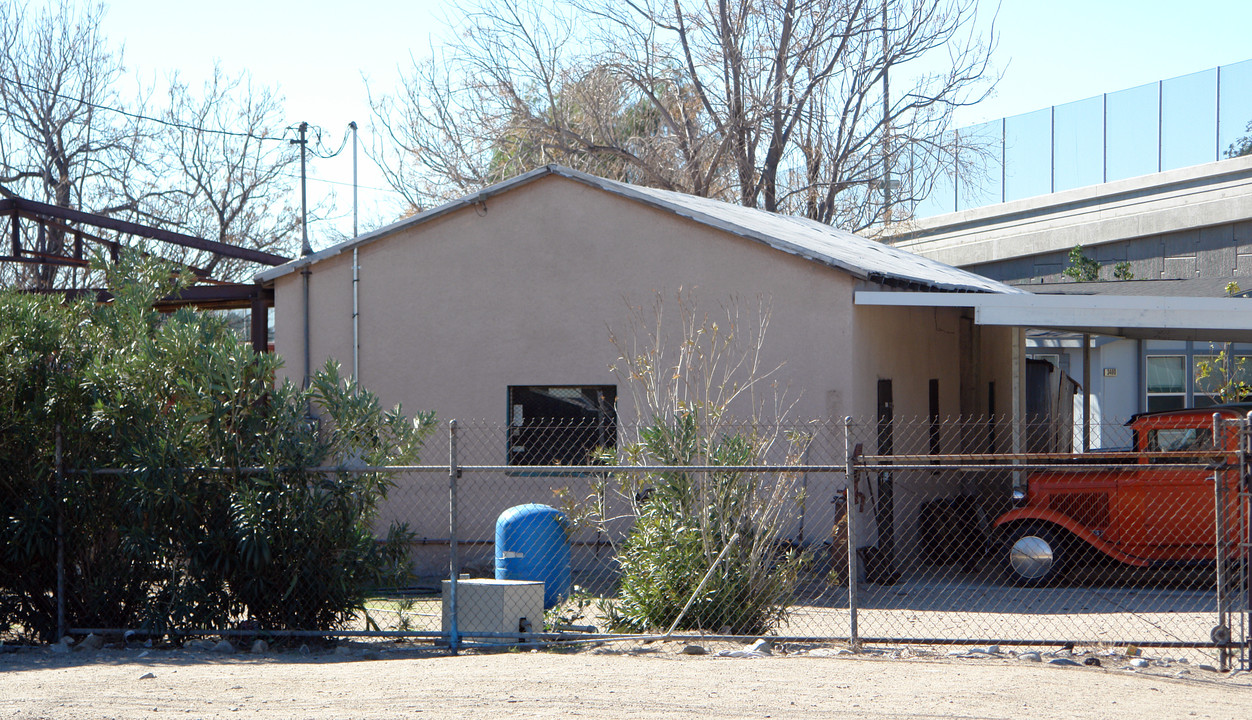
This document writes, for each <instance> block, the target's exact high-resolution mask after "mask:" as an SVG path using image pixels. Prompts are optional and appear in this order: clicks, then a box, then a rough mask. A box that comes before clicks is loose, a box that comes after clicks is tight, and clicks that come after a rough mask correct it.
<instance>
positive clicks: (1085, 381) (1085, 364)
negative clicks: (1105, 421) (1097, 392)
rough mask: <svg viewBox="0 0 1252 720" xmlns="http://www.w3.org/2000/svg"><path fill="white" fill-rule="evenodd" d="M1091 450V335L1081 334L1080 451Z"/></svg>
mask: <svg viewBox="0 0 1252 720" xmlns="http://www.w3.org/2000/svg"><path fill="white" fill-rule="evenodd" d="M1089 450H1091V335H1089V334H1087V333H1083V334H1082V451H1083V452H1087V451H1089Z"/></svg>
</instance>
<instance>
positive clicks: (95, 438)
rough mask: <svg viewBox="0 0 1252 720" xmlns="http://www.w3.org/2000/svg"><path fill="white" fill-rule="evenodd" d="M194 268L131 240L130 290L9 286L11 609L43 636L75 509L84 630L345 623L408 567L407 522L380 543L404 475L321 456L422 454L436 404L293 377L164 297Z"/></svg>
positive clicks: (3, 614) (3, 491)
mask: <svg viewBox="0 0 1252 720" xmlns="http://www.w3.org/2000/svg"><path fill="white" fill-rule="evenodd" d="M178 277H179V275H178V274H177V273H173V272H172V268H171V266H168V265H164V264H160V263H155V262H150V261H147V260H143V259H142V258H141V257H140V256H139V255H130V256H126V257H124V258H123V261H122V262H121V263H119V264H117V265H116V266H114V267H113V268H112V269H111V270H109V271H108V278H107V280H108V283H109V286H110V289H111V291H112V292H113V294H114V300H113V301H112V302H111V303H107V304H99V305H98V304H96V303H94V302H86V301H73V302H62V301H61V300H60V299H59V298H51V297H46V296H45V297H40V296H35V295H27V294H22V293H18V292H12V291H6V292H4V293H0V431H2V432H0V619H2V620H5V621H7V623H9V624H15V625H18V626H20V627H21V628H24V629H26V630H27V631H28V632H30V633H31V634H33V635H35V636H38V637H41V638H44V639H51V638H52V637H53V636H54V635H55V632H56V593H55V590H56V586H57V578H56V567H57V561H56V553H57V543H56V536H57V531H56V528H57V523H58V508H59V510H60V518H59V519H60V522H61V523H62V527H63V529H64V531H63V537H64V552H65V569H66V577H65V592H64V594H63V597H64V598H65V601H66V615H67V621H68V623H69V625H70V626H71V627H111V628H135V627H145V628H150V629H156V630H168V629H178V628H204V627H224V626H226V625H228V624H231V623H234V622H238V621H242V620H251V621H253V623H254V625H255V626H256V627H258V628H262V629H280V628H301V629H323V628H329V627H332V626H334V625H335V624H337V623H340V622H343V621H344V620H346V619H347V618H349V617H351V616H353V615H354V614H355V613H356V611H357V610H358V609H359V608H360V607H361V605H362V603H363V601H364V597H365V593H366V591H367V590H368V589H369V588H370V587H371V586H373V585H376V584H394V582H395V578H394V577H393V576H394V575H395V574H396V573H398V572H403V571H404V563H403V562H402V561H401V558H402V557H403V556H404V552H403V546H404V543H405V541H406V533H407V530H406V529H405V528H403V527H393V528H391V530H390V531H389V532H388V534H387V539H386V540H384V541H378V540H376V539H375V528H374V522H375V516H376V510H377V507H378V503H379V502H380V500H382V499H383V498H384V497H385V496H386V493H387V490H388V488H389V487H390V486H391V484H392V480H391V479H390V478H389V477H388V476H386V475H384V474H380V473H348V472H337V473H329V474H322V473H313V472H309V471H308V470H307V468H312V467H316V466H332V467H340V466H348V465H351V464H361V463H363V464H364V465H367V466H369V465H385V464H395V463H410V462H415V461H416V460H417V453H418V451H419V450H420V448H421V444H422V441H423V439H424V438H425V437H426V436H427V435H428V433H429V432H430V431H431V429H432V427H433V422H434V420H433V416H431V415H429V414H425V415H419V416H418V417H417V419H416V420H414V421H409V420H407V419H405V418H404V416H403V415H402V414H401V413H400V410H399V408H396V409H394V410H392V411H383V410H382V408H381V407H380V405H379V402H378V399H377V397H375V396H374V395H372V394H371V393H368V392H366V391H363V390H361V389H360V388H358V387H356V386H355V384H354V383H352V382H351V381H348V380H345V379H343V378H341V377H340V376H339V373H338V369H337V368H336V367H335V366H334V365H333V364H327V366H326V367H324V368H323V369H322V370H321V371H319V372H318V373H317V374H316V375H315V376H314V377H313V378H312V379H311V382H310V387H309V388H308V389H301V388H299V387H297V386H295V385H293V384H292V383H290V382H285V383H282V384H279V385H276V384H275V382H274V378H275V376H276V372H277V370H278V368H279V361H278V359H277V358H276V357H274V356H272V355H267V354H256V353H254V352H253V351H252V350H251V349H250V348H249V347H248V346H247V345H245V344H243V343H241V342H240V340H239V338H238V337H237V336H236V335H235V334H234V333H233V331H231V330H230V329H229V327H228V326H227V323H226V322H225V321H224V320H223V319H221V318H219V317H216V316H214V315H210V314H205V313H199V312H195V311H192V310H186V309H185V310H179V311H178V312H175V313H173V314H171V315H162V314H160V313H157V312H155V311H153V310H152V309H151V308H152V305H153V301H155V300H156V299H158V298H160V297H162V296H164V295H166V294H168V293H171V292H174V291H175V290H177V288H178V286H179V283H178V280H177V278H178ZM58 432H59V434H60V436H61V447H62V452H63V458H64V460H63V462H64V466H65V467H66V468H67V469H68V472H66V473H65V474H64V476H63V477H61V478H60V480H59V481H58V479H57V477H56V474H55V472H54V471H55V467H56V465H55V453H56V446H57V435H58ZM98 468H117V469H122V470H124V471H125V472H123V473H120V474H105V473H94V472H91V470H92V469H98ZM246 468H262V469H264V471H263V472H251V471H248V470H245V469H246ZM58 498H59V502H58Z"/></svg>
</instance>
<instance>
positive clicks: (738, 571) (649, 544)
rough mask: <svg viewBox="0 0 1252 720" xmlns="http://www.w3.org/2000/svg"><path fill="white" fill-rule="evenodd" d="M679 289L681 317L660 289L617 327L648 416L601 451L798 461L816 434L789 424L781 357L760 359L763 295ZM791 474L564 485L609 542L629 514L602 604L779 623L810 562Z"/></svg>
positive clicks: (721, 462) (627, 381) (614, 460)
mask: <svg viewBox="0 0 1252 720" xmlns="http://www.w3.org/2000/svg"><path fill="white" fill-rule="evenodd" d="M676 301H677V310H678V312H677V313H676V315H677V321H676V322H675V320H673V319H671V320H669V321H668V322H663V316H664V313H663V312H662V310H663V307H662V306H663V301H662V299H661V298H660V296H658V297H657V299H656V301H655V303H654V304H653V306H652V308H650V311H649V310H645V309H644V308H642V307H635V308H632V310H631V315H630V332H629V333H626V334H625V335H624V336H623V337H621V338H618V337H616V336H613V337H612V341H613V342H614V344H615V345H616V347H617V349H618V351H619V353H620V356H619V359H618V361H617V363H616V365H615V367H614V370H615V371H616V372H617V374H618V376H619V378H621V381H622V384H623V385H624V386H625V388H626V389H627V391H628V392H629V396H630V397H631V399H632V401H633V403H634V406H635V409H636V412H637V413H638V414H639V416H640V417H642V418H645V419H647V422H646V423H645V424H644V425H642V426H640V427H637V428H633V429H627V430H626V431H625V432H624V433H623V437H624V438H625V440H624V441H623V442H622V444H621V446H619V447H618V448H617V449H616V450H612V451H606V452H605V456H604V457H602V458H600V460H602V461H604V462H605V463H607V464H618V463H620V464H631V465H651V466H748V465H760V464H764V463H766V462H767V461H768V460H769V459H770V458H771V457H772V458H774V459H776V460H785V461H788V462H789V463H791V464H796V463H798V461H799V459H800V458H801V457H802V454H803V452H804V449H805V448H806V447H807V445H808V443H809V442H810V441H811V437H810V436H808V435H805V434H803V433H787V432H785V431H784V423H785V420H784V418H785V414H786V409H787V407H788V404H787V402H786V401H785V399H784V395H785V391H784V390H782V389H779V388H778V387H777V385H776V384H775V383H774V382H773V380H772V376H774V375H775V374H776V371H777V369H778V368H777V367H773V368H770V367H769V366H768V365H765V364H763V358H764V357H765V352H764V337H765V330H766V328H767V327H768V324H769V315H770V312H769V306H768V303H767V302H765V301H764V300H762V301H761V302H760V303H759V304H758V307H757V310H756V312H755V313H754V312H749V311H746V310H744V309H743V308H742V307H741V305H740V303H739V302H738V301H737V300H735V299H733V298H732V299H731V300H730V301H728V302H727V303H726V304H724V305H723V306H722V307H721V312H720V313H716V314H713V315H710V314H708V313H704V312H699V311H697V309H696V307H695V302H694V299H693V298H692V296H691V294H690V293H685V294H684V293H681V292H680V293H679V294H678V296H677V298H676ZM671 333H675V334H671ZM797 480H798V476H797V475H796V474H795V473H774V474H764V473H758V472H744V471H738V470H726V471H714V472H705V471H665V472H652V473H649V474H646V475H640V474H637V473H622V474H616V475H611V476H609V477H606V478H600V479H593V482H592V487H591V488H590V489H589V490H590V492H589V493H588V494H587V495H586V497H585V498H582V499H577V498H573V497H572V495H573V494H572V493H566V499H567V503H566V509H567V511H568V513H569V515H570V517H571V518H574V519H575V520H576V521H578V522H580V523H582V524H587V525H590V526H592V527H594V528H595V529H597V530H598V531H600V532H601V533H603V534H604V536H605V537H607V538H609V539H610V540H611V541H614V542H616V541H617V539H618V538H619V537H622V535H623V531H622V529H621V528H622V525H623V524H627V525H628V529H626V530H625V531H624V538H622V540H621V542H620V545H619V546H618V547H616V550H617V559H618V562H619V564H620V567H621V577H620V584H619V597H618V599H617V601H616V602H615V603H614V604H612V605H610V606H606V608H605V610H604V614H605V615H606V617H607V618H608V619H610V620H611V621H612V622H614V623H615V624H616V625H617V626H618V627H619V629H623V630H631V631H635V632H650V631H664V630H667V629H668V628H669V627H670V626H671V625H672V624H674V622H675V620H679V615H680V613H682V610H683V607H684V606H685V605H686V604H687V601H688V600H689V599H691V600H692V602H691V606H690V608H689V609H688V610H687V612H686V613H685V614H683V615H682V617H681V620H679V622H678V625H677V628H678V629H684V630H689V629H697V628H698V629H702V630H709V631H713V632H718V631H721V630H723V629H725V628H729V630H730V631H731V632H733V633H736V634H758V633H763V632H765V631H767V630H769V629H771V628H773V627H775V626H776V625H777V624H778V623H779V622H781V621H782V620H783V619H784V618H785V617H786V614H787V608H788V607H789V606H790V604H791V602H792V599H793V596H794V590H795V585H796V581H797V577H798V573H799V571H800V569H801V567H802V564H803V562H804V557H803V556H802V554H801V553H796V552H788V551H786V550H785V549H784V548H785V546H786V542H785V538H784V532H785V531H786V528H787V526H788V525H789V523H790V520H791V518H792V517H793V516H792V514H791V513H792V512H793V511H794V510H795V509H796V508H797V507H798V503H803V502H804V498H803V494H802V493H801V492H800V491H799V487H798V482H797ZM732 538H736V539H735V541H734V542H733V544H732V542H731V539H732ZM728 546H729V549H727V548H728ZM723 550H726V554H725V556H724V557H723V558H722V560H721V562H720V564H718V565H717V567H716V568H714V563H715V561H716V560H717V558H718V556H719V554H721V553H722V551H723ZM711 568H713V572H712V573H711V574H710V573H709V571H710V569H711ZM706 575H708V576H709V581H708V583H707V584H706V585H705V587H704V588H703V589H701V590H700V592H699V594H698V595H696V591H697V589H698V588H699V586H700V583H701V581H702V580H703V579H704V577H705V576H706Z"/></svg>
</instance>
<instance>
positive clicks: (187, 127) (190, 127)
mask: <svg viewBox="0 0 1252 720" xmlns="http://www.w3.org/2000/svg"><path fill="white" fill-rule="evenodd" d="M0 81H3V82H10V83H13V84H14V85H18V86H21V87H23V88H26V89H27V90H33V91H35V92H41V93H44V94H45V95H51V96H53V97H55V98H60V99H62V100H69V101H71V102H76V103H81V104H83V105H86V106H87V107H90V108H95V109H97V110H108V111H109V112H115V113H117V114H118V115H125V116H126V117H128V118H134V119H135V120H146V121H147V122H154V123H157V124H158V125H165V126H166V127H172V128H178V129H180V130H194V131H196V132H202V133H210V134H213V135H228V136H230V137H241V138H251V139H253V140H265V141H271V140H272V141H274V142H285V141H286V139H285V138H280V137H273V136H269V135H254V134H252V133H241V132H234V131H232V130H216V129H214V128H206V127H201V126H197V125H188V124H187V123H180V122H175V121H173V120H162V119H161V118H154V117H150V116H148V115H140V114H139V113H133V112H130V111H128V110H122V109H121V108H115V107H112V106H110V105H101V104H99V103H93V102H91V101H89V100H86V99H84V98H80V97H74V96H72V95H64V94H62V93H59V92H57V91H55V90H49V89H47V88H41V87H38V86H36V85H31V84H29V83H24V82H22V81H21V80H16V79H14V78H11V77H6V76H4V75H0Z"/></svg>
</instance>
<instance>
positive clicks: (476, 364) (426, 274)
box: [275, 176, 1007, 542]
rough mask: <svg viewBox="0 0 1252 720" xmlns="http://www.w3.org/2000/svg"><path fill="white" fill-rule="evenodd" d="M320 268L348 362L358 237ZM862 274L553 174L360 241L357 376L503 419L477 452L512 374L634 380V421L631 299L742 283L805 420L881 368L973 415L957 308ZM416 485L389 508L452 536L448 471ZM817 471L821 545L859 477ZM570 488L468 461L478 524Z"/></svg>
mask: <svg viewBox="0 0 1252 720" xmlns="http://www.w3.org/2000/svg"><path fill="white" fill-rule="evenodd" d="M311 273H312V274H311V275H310V277H309V283H310V327H311V331H310V339H311V353H310V354H311V358H312V366H313V368H314V369H315V370H316V369H317V368H318V367H319V366H320V365H321V364H322V363H324V362H325V360H326V359H327V358H328V357H330V358H335V359H337V360H338V361H339V362H340V363H341V365H342V366H343V368H344V371H345V373H349V372H351V371H352V367H351V365H352V295H351V293H352V259H351V253H350V252H346V253H343V254H340V255H338V256H335V257H332V258H329V259H327V260H324V261H322V262H319V263H317V264H316V265H314V266H313V267H312V270H311ZM861 286H862V284H860V283H859V281H857V280H855V279H854V278H852V277H851V276H849V275H848V274H846V273H844V272H842V271H838V270H835V269H832V268H828V267H824V266H821V265H819V264H817V263H814V262H811V261H808V260H804V259H801V258H798V257H794V256H792V255H789V254H786V253H783V252H780V251H777V250H774V249H771V248H768V247H766V246H764V245H762V244H760V243H758V242H756V241H754V240H749V239H744V238H740V237H736V236H733V235H730V234H727V233H724V232H721V231H718V230H714V229H712V228H709V227H706V226H704V225H701V224H698V223H695V222H692V221H689V220H686V219H684V218H681V217H677V216H675V215H673V214H671V213H668V212H663V211H659V210H655V209H652V208H650V207H647V206H644V205H641V204H639V203H636V202H633V201H629V200H626V199H624V198H621V197H618V196H615V195H612V194H609V193H607V192H604V191H601V190H598V189H594V188H591V187H588V186H586V185H583V184H581V183H578V182H576V181H572V180H568V179H566V178H562V177H557V176H548V177H545V178H541V179H539V180H536V181H533V182H531V183H529V184H526V185H522V186H520V187H517V188H515V189H513V190H511V191H509V192H506V193H503V194H501V195H497V196H492V197H490V198H489V199H488V200H487V201H486V204H485V206H481V207H477V208H466V209H463V210H460V211H457V212H454V213H451V214H449V215H445V216H443V217H439V218H435V219H432V220H429V221H427V222H424V223H422V224H420V225H418V226H416V227H410V228H407V229H405V230H402V231H400V232H397V233H395V234H394V235H392V236H389V237H386V238H383V239H380V240H377V241H375V242H372V243H370V244H367V245H364V246H363V247H361V248H360V286H359V293H360V318H359V323H360V343H361V347H360V367H359V368H358V371H359V377H360V380H361V382H362V384H363V385H364V386H365V387H367V388H369V389H371V390H373V391H374V392H376V393H378V395H379V396H380V398H381V400H382V401H383V403H384V404H386V405H388V406H390V405H393V404H395V403H402V405H403V407H404V408H405V409H406V410H407V411H409V412H410V413H411V412H415V411H418V410H435V411H436V413H437V414H438V417H439V418H440V419H441V420H449V419H453V418H456V419H458V420H459V421H461V422H462V423H469V422H474V421H483V422H486V423H489V424H492V425H497V426H499V427H500V428H501V430H500V432H499V433H498V434H497V435H485V434H481V433H480V434H478V435H476V436H474V437H473V438H471V437H469V436H468V434H467V436H466V437H465V439H464V441H463V442H462V444H461V448H460V450H461V454H460V456H461V461H462V462H465V463H483V464H488V463H491V464H502V463H504V462H505V453H506V448H505V444H506V443H505V435H504V433H503V427H504V425H505V423H506V422H507V419H508V406H507V387H508V386H509V385H618V393H619V416H620V418H621V421H622V422H623V424H629V423H632V422H633V421H634V408H633V407H631V406H630V402H629V393H628V392H627V389H626V388H624V387H622V386H621V385H620V383H619V382H618V380H617V378H616V377H615V375H614V374H613V372H612V371H611V370H610V369H609V368H610V365H611V364H612V363H613V361H614V360H615V359H616V357H617V352H616V349H615V348H614V346H613V345H612V344H611V343H610V341H609V337H608V336H609V330H608V328H609V327H612V328H613V330H614V331H615V332H617V333H618V334H619V335H621V334H622V333H624V332H625V331H626V323H627V316H628V312H627V303H628V302H629V303H632V304H636V305H638V304H647V303H650V302H651V300H652V298H653V297H654V296H655V294H656V293H658V292H660V293H663V294H664V295H666V296H667V302H669V301H670V300H672V296H673V295H674V293H675V292H677V291H678V290H679V288H683V289H684V290H690V291H693V292H694V293H695V297H696V299H697V302H698V303H699V305H700V307H701V308H703V309H705V310H709V311H714V310H716V309H717V307H718V304H719V303H722V302H724V301H726V299H727V298H729V297H731V296H738V297H739V298H741V299H742V301H743V304H744V305H746V306H753V305H755V303H756V298H757V297H758V296H765V297H768V299H769V301H770V303H771V305H772V312H773V318H772V321H771V323H770V326H769V331H768V334H767V338H766V342H767V346H766V350H765V354H764V358H763V361H762V366H764V367H773V366H775V365H777V364H779V363H785V365H784V367H783V369H782V371H781V372H780V374H779V376H778V378H779V380H780V383H781V384H782V385H783V386H784V387H785V389H786V392H787V396H788V397H790V398H792V399H794V400H795V404H794V406H793V407H792V409H791V411H790V417H791V418H792V419H795V420H803V419H809V418H816V419H839V418H842V417H843V416H845V415H851V416H854V417H859V418H872V417H873V416H874V411H875V380H876V379H877V378H879V377H890V378H892V379H893V382H894V383H895V386H894V392H895V397H896V403H897V417H900V418H904V417H914V416H916V417H925V415H926V414H927V411H928V395H927V381H928V380H929V379H930V378H931V377H939V378H940V388H941V407H942V413H941V414H943V415H945V416H947V415H956V414H958V413H959V412H960V388H959V382H960V370H959V367H960V356H961V350H960V343H959V333H958V332H957V323H958V317H957V315H956V314H955V313H956V312H957V311H953V310H946V309H940V310H933V309H908V308H885V307H855V306H854V305H853V292H854V290H855V289H857V288H858V287H861ZM301 293H302V291H301V275H300V274H299V273H293V274H289V275H286V276H283V277H281V278H279V279H278V280H276V281H275V297H276V308H275V347H276V350H277V352H278V353H279V354H280V355H282V356H283V358H284V359H285V362H286V366H285V372H286V373H287V375H288V377H291V378H292V379H293V380H296V381H298V380H299V379H300V376H301V375H302V373H303V329H302V327H303V325H302V323H303V318H302V294H301ZM667 312H668V311H667ZM668 315H669V317H670V318H671V319H673V320H676V319H677V318H676V317H674V316H676V315H677V313H674V312H668ZM985 346H986V343H984V347H985ZM1005 372H1007V369H1006V370H1005ZM1005 392H1006V397H1007V384H1006V390H1005ZM901 439H903V438H901ZM440 447H443V445H442V444H441V445H440ZM842 448H843V442H842V438H841V437H840V438H828V439H825V440H823V442H822V443H821V449H820V450H819V451H817V452H816V453H815V454H814V455H813V456H811V457H810V460H811V461H815V462H841V461H842ZM432 461H437V462H443V461H444V458H442V457H441V458H432ZM405 482H406V484H407V486H406V488H405V489H404V492H405V493H408V494H407V495H405V497H406V498H407V499H406V500H405V501H404V505H403V506H402V504H401V501H400V500H396V501H395V502H393V503H392V504H391V505H389V507H388V510H387V512H386V513H385V515H386V517H388V518H391V517H395V518H400V519H407V520H409V521H410V522H411V523H412V524H413V525H414V529H415V530H416V531H417V532H418V533H419V535H427V536H431V537H440V536H443V535H446V532H447V529H446V517H447V516H446V495H447V489H446V478H438V477H435V476H424V477H421V478H412V479H406V481H405ZM807 482H808V483H809V496H810V497H811V498H815V500H814V501H813V502H812V505H811V506H810V508H808V509H806V515H807V516H806V523H805V524H806V527H807V528H808V531H807V532H808V534H809V539H815V540H817V541H819V542H820V540H821V539H822V538H824V537H825V536H826V533H828V532H829V527H830V522H831V516H830V513H831V504H830V497H831V496H832V495H833V494H834V493H835V492H836V491H837V490H838V489H839V488H840V487H842V485H843V478H842V476H839V475H825V476H821V475H815V474H813V475H810V476H809V478H807ZM553 484H554V481H553V480H552V479H550V478H515V477H509V478H504V479H501V478H470V477H466V478H465V481H464V483H463V493H462V508H463V512H464V513H465V515H463V517H468V519H467V520H466V521H465V526H466V528H467V534H471V535H478V536H481V537H480V538H479V539H487V538H489V537H490V528H491V523H493V522H494V518H495V517H496V514H497V513H498V512H499V510H500V509H503V508H506V507H509V506H510V505H513V504H517V503H518V502H549V503H551V502H553V498H552V496H551V490H550V488H551V486H552V485H553ZM486 498H489V499H490V502H483V500H484V499H486ZM441 503H442V504H443V508H444V510H443V512H438V511H439V510H440V509H441V505H440V504H441ZM409 505H416V506H426V505H429V506H430V508H429V509H430V510H431V511H432V512H422V513H418V512H415V511H412V510H410V509H407V508H408V507H409ZM419 515H420V517H419ZM815 528H816V529H817V530H815Z"/></svg>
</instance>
